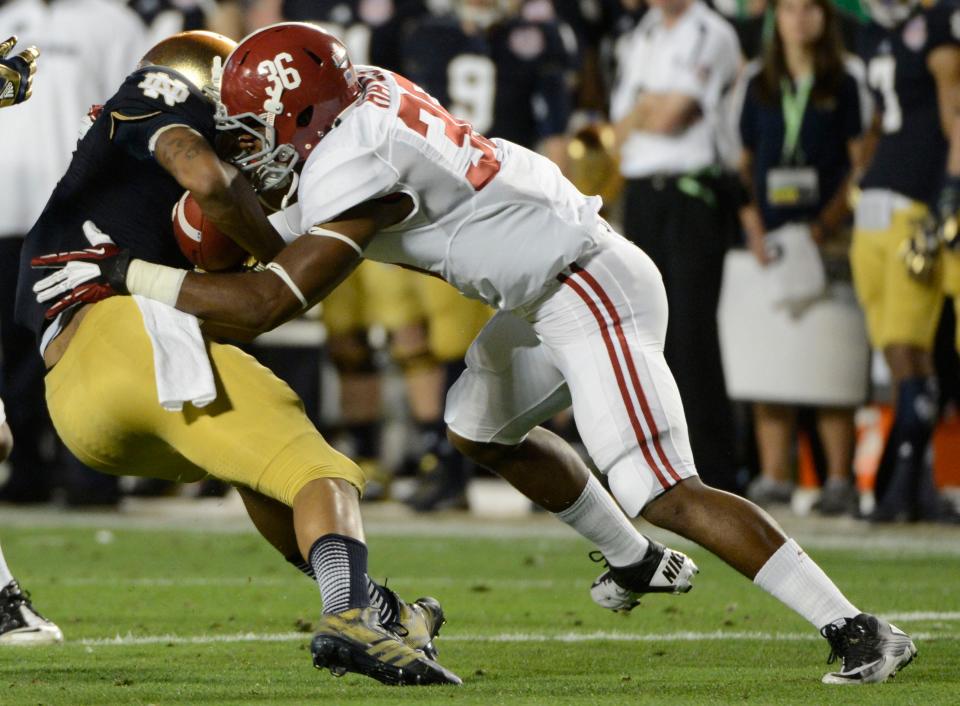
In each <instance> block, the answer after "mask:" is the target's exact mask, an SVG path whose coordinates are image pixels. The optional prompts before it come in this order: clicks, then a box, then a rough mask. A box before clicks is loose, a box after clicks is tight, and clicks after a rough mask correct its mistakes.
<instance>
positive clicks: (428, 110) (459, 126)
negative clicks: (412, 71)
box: [394, 74, 500, 191]
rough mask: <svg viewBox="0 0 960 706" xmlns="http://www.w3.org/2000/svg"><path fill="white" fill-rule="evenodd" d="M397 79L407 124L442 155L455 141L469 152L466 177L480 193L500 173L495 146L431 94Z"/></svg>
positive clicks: (400, 115)
mask: <svg viewBox="0 0 960 706" xmlns="http://www.w3.org/2000/svg"><path fill="white" fill-rule="evenodd" d="M394 77H395V78H396V81H397V83H398V84H400V87H401V88H403V91H404V93H403V95H402V97H401V99H400V110H399V111H398V115H399V117H400V119H401V120H402V121H403V123H404V125H406V126H407V127H408V128H410V129H411V130H413V131H414V132H418V133H420V135H422V136H423V137H424V139H426V140H427V142H429V143H431V144H433V146H434V147H436V148H437V149H438V150H439V151H440V153H441V154H443V153H445V152H446V150H445V149H444V144H443V142H447V143H448V144H449V143H451V142H452V143H453V145H454V146H455V147H456V150H457V151H458V152H460V151H462V150H469V153H468V156H469V157H470V166H469V167H467V170H466V172H465V174H464V176H465V177H466V179H467V181H469V182H470V184H471V186H473V188H474V190H475V191H480V189H482V188H483V187H485V186H486V185H487V184H488V183H489V182H490V180H491V179H493V177H495V176H496V175H497V172H499V171H500V162H499V161H498V160H497V156H496V147H495V146H494V144H493V143H492V142H490V140H488V139H487V138H486V137H484V136H483V135H481V134H479V133H477V132H475V131H474V129H473V127H472V126H471V125H470V123H465V122H462V121H460V120H457V119H456V118H454V117H453V116H452V115H450V113H448V112H447V111H446V110H444V109H443V106H441V105H440V104H439V103H437V102H436V100H434V99H433V97H431V96H430V94H428V93H426V92H424V91H423V90H421V89H420V88H419V87H417V86H416V85H415V84H413V83H412V82H410V81H408V80H407V79H405V78H403V77H402V76H397V75H396V74H395V75H394ZM448 149H449V148H448Z"/></svg>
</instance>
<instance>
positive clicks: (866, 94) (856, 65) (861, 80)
mask: <svg viewBox="0 0 960 706" xmlns="http://www.w3.org/2000/svg"><path fill="white" fill-rule="evenodd" d="M844 65H845V66H846V69H847V73H848V74H850V75H851V76H853V78H854V80H855V81H856V82H857V93H858V94H859V96H860V120H861V123H862V124H863V131H864V132H866V131H867V130H869V129H870V125H871V124H872V123H873V114H874V111H875V110H876V105H875V104H874V100H873V94H872V93H871V92H870V87H869V86H868V85H867V70H866V67H865V66H864V65H863V60H862V59H861V58H860V57H859V56H854V55H852V54H848V55H847V56H846V57H845V58H844Z"/></svg>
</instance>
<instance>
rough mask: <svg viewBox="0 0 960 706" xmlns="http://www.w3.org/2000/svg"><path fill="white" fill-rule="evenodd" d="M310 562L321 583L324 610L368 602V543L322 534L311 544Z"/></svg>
mask: <svg viewBox="0 0 960 706" xmlns="http://www.w3.org/2000/svg"><path fill="white" fill-rule="evenodd" d="M310 564H311V565H312V566H313V571H314V573H315V574H316V577H317V583H318V584H319V586H320V598H321V599H322V600H323V612H324V613H341V612H343V611H345V610H349V609H351V608H366V607H367V606H369V605H370V594H369V592H368V590H367V545H365V544H364V543H363V542H360V541H357V540H356V539H353V538H352V537H345V536H343V535H341V534H325V535H323V536H322V537H320V539H318V540H317V541H316V542H314V543H313V546H312V547H310Z"/></svg>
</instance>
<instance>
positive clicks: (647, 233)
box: [610, 0, 741, 490]
mask: <svg viewBox="0 0 960 706" xmlns="http://www.w3.org/2000/svg"><path fill="white" fill-rule="evenodd" d="M650 4H651V9H650V10H649V11H648V12H647V13H646V15H645V16H644V17H643V19H642V20H641V21H640V24H639V25H638V26H637V28H636V29H634V30H633V32H632V33H631V34H629V35H627V36H626V37H625V38H624V40H623V41H622V43H621V44H620V53H619V56H618V67H619V68H618V74H619V75H618V79H617V83H616V85H615V87H614V90H613V96H612V104H611V111H610V113H611V119H612V120H614V121H615V128H616V130H617V135H618V141H619V143H620V144H621V172H622V173H623V176H624V177H625V179H626V191H625V194H624V201H625V209H624V217H623V228H624V234H625V235H626V236H627V237H628V238H629V239H630V240H632V241H633V242H634V243H636V244H637V245H638V246H640V247H641V248H642V249H643V250H644V252H646V253H647V254H648V255H649V256H650V257H651V258H652V259H653V261H654V262H655V263H656V265H657V267H658V268H659V270H660V272H661V274H662V275H663V280H664V284H665V285H666V288H667V300H668V302H669V306H670V312H671V317H670V326H669V328H668V329H667V338H666V350H665V354H666V358H667V363H668V364H669V366H670V369H671V370H672V371H673V373H674V375H675V377H676V381H677V385H678V386H679V388H680V395H681V397H682V399H683V401H684V408H685V411H686V414H687V419H688V421H689V425H690V442H691V445H692V447H693V455H694V458H695V459H697V464H698V468H699V469H700V473H701V475H702V476H703V478H704V480H705V481H707V482H708V483H709V484H710V485H713V486H717V487H720V488H723V489H726V490H737V489H738V487H737V485H738V484H737V481H736V463H735V459H734V449H733V429H732V424H731V414H730V411H729V400H728V399H727V396H726V388H725V385H724V379H723V369H722V367H721V363H720V344H719V339H718V332H717V303H718V299H719V294H720V278H721V275H722V271H723V258H724V253H725V251H726V248H727V244H728V231H729V230H730V225H729V224H730V221H731V219H730V218H729V214H730V213H731V211H732V207H731V205H730V199H729V198H728V197H726V196H725V193H726V192H727V190H726V189H724V185H725V184H726V183H727V180H725V179H723V178H722V176H721V172H722V166H723V165H722V160H721V149H722V146H723V145H724V144H727V143H728V142H729V140H727V139H726V137H725V136H724V135H723V134H721V130H722V128H723V123H724V120H723V112H722V111H723V106H724V99H725V95H726V93H727V90H728V89H729V88H730V87H731V86H732V84H733V83H734V81H735V79H736V75H737V71H738V69H739V67H740V60H741V59H740V49H739V45H738V44H737V37H736V34H735V32H734V30H733V28H732V27H731V26H730V24H729V23H728V22H727V21H726V20H724V19H723V18H722V17H721V16H720V15H718V14H717V13H716V12H714V11H713V10H711V9H709V8H708V7H707V6H706V5H705V4H704V3H703V2H701V0H651V3H650Z"/></svg>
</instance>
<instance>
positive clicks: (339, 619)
mask: <svg viewBox="0 0 960 706" xmlns="http://www.w3.org/2000/svg"><path fill="white" fill-rule="evenodd" d="M310 651H311V652H312V653H313V665H314V666H315V667H316V668H317V669H329V670H330V672H331V673H332V674H333V675H334V676H343V675H344V674H346V673H347V672H355V673H356V674H363V675H365V676H368V677H370V678H372V679H376V680H377V681H379V682H381V683H383V684H389V685H391V686H404V685H408V686H426V685H429V684H457V685H459V684H462V683H463V682H462V681H461V679H460V677H458V676H457V675H456V674H454V673H453V672H451V671H450V670H448V669H446V668H444V667H443V666H441V665H440V664H438V663H437V662H435V661H433V660H432V659H430V658H429V657H427V656H426V655H425V654H424V653H423V652H421V651H420V650H416V649H414V648H412V647H410V646H409V645H408V644H406V643H405V642H403V640H401V639H400V638H399V637H398V636H397V635H395V634H394V633H392V632H390V631H388V630H387V629H386V628H384V627H383V626H382V625H380V619H379V614H378V613H377V611H376V610H375V609H374V608H351V609H350V610H345V611H343V612H341V613H327V614H324V615H323V616H321V618H320V627H319V630H318V631H317V633H316V634H315V635H314V636H313V642H312V643H311V644H310Z"/></svg>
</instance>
